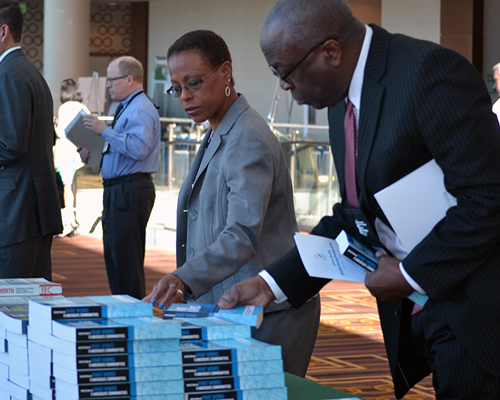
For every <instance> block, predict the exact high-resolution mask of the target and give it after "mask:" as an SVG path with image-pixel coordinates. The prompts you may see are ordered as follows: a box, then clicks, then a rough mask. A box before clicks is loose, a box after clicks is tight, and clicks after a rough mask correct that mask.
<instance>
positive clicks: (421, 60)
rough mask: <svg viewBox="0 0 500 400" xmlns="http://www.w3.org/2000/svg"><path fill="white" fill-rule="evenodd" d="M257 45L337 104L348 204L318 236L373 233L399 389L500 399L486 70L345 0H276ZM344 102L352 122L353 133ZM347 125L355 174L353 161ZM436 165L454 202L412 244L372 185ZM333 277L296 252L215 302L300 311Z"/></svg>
mask: <svg viewBox="0 0 500 400" xmlns="http://www.w3.org/2000/svg"><path fill="white" fill-rule="evenodd" d="M261 48H262V51H263V53H264V56H265V58H266V60H267V62H268V64H269V66H270V67H271V69H272V70H273V72H274V73H275V74H276V75H277V76H278V77H279V78H280V83H281V87H282V88H283V89H285V90H290V91H291V93H292V95H293V97H294V99H295V100H296V101H297V102H298V103H300V104H309V105H312V106H313V107H315V108H318V109H320V108H324V107H329V114H328V116H329V125H330V143H331V147H332V152H333V155H334V159H335V165H336V169H337V172H338V176H339V181H340V187H341V190H342V193H343V196H342V197H343V199H342V203H341V204H337V205H335V206H334V213H333V216H330V217H324V218H323V219H322V220H321V221H320V223H319V224H318V225H317V226H316V227H315V228H314V229H313V231H312V233H314V234H317V235H323V236H327V237H331V238H335V237H336V235H337V234H338V233H339V231H340V230H341V229H345V230H347V231H348V232H351V233H352V234H353V235H357V236H359V237H361V236H362V235H360V232H359V231H358V232H356V231H357V229H356V224H355V223H354V222H356V223H359V221H362V223H363V224H364V226H365V228H366V231H365V232H363V233H367V232H368V238H365V241H366V242H370V243H371V242H375V241H378V242H379V243H381V244H382V245H383V246H384V247H385V249H386V254H384V253H383V252H381V253H379V254H378V258H379V266H378V268H377V269H376V270H375V272H372V273H369V274H368V275H367V277H366V280H365V284H366V286H367V288H368V289H369V290H370V292H371V293H372V294H373V295H374V296H376V297H377V302H378V308H379V314H380V320H381V325H382V330H383V334H384V339H385V345H386V350H387V354H388V358H389V364H390V368H391V373H392V376H393V381H394V386H395V394H396V397H398V398H401V397H403V396H404V394H405V393H406V392H407V391H408V390H409V389H410V388H411V387H412V386H413V385H414V384H415V383H416V382H418V381H419V380H420V379H422V378H423V377H425V376H426V375H428V374H429V373H430V372H432V373H433V384H434V388H435V390H436V397H437V398H438V399H445V398H446V399H451V398H453V399H471V398H488V399H493V398H495V399H498V398H500V363H499V362H498V360H500V341H499V340H498V332H499V331H500V321H499V319H498V318H497V315H498V314H499V312H500V296H498V285H499V283H498V282H500V157H498V154H500V131H499V128H498V123H497V121H496V118H495V116H494V114H493V113H492V112H491V100H490V96H489V93H488V90H487V89H486V86H485V83H484V81H483V79H482V77H481V76H480V74H479V73H478V72H477V71H476V70H475V69H474V67H473V66H472V65H471V64H470V63H469V62H468V61H467V60H466V59H464V58H463V57H461V56H460V55H458V54H457V53H455V52H453V51H451V50H449V49H446V48H444V47H441V46H439V45H437V44H433V43H430V42H425V41H421V40H416V39H413V38H410V37H407V36H404V35H394V34H390V33H388V32H387V31H385V30H384V29H382V28H380V27H378V26H376V25H370V26H365V25H364V24H363V23H362V22H361V21H359V20H358V19H356V18H354V17H353V16H352V13H351V10H350V9H349V6H348V5H347V3H346V2H345V1H344V0H315V1H310V0H280V1H278V3H277V4H276V5H275V6H274V7H273V9H272V10H271V11H270V13H269V14H268V16H267V18H266V21H265V23H264V27H263V30H262V35H261ZM349 103H352V104H353V105H354V117H355V118H354V122H352V123H350V124H347V123H346V128H344V123H345V122H346V117H349V116H350V114H351V113H350V111H349V112H348V113H346V108H348V109H349V110H350V109H351V108H352V106H351V105H350V104H349ZM346 114H347V115H346ZM352 124H355V125H356V130H357V141H356V142H355V143H356V144H357V147H356V148H355V165H356V167H355V175H354V178H355V180H354V182H353V180H352V177H350V175H349V173H348V172H349V171H350V169H349V168H346V167H345V161H346V159H348V149H349V147H348V146H346V143H349V141H348V140H346V139H345V133H346V132H349V131H351V129H350V128H349V127H350V126H352ZM431 159H435V160H436V162H437V163H438V165H439V166H440V167H441V168H442V170H443V172H444V176H445V186H446V189H447V190H448V191H449V192H450V193H452V194H453V195H454V196H455V197H456V198H457V202H458V203H457V205H456V206H454V207H451V208H450V209H449V210H448V212H447V214H446V217H445V218H443V219H442V220H441V221H440V222H439V223H437V224H436V226H435V227H434V228H433V229H432V230H431V232H429V234H428V235H427V236H426V237H425V238H424V239H423V240H422V241H421V242H420V243H419V244H418V245H417V246H416V247H415V248H414V249H413V250H411V251H410V252H407V251H406V250H405V249H404V248H403V247H402V245H401V243H400V242H399V241H398V238H397V237H396V235H395V233H394V232H393V231H392V229H391V227H390V225H389V222H388V221H387V219H386V217H385V215H384V214H383V212H382V210H381V209H380V207H379V206H378V204H377V202H376V200H375V198H374V193H376V192H378V191H379V190H381V189H383V188H385V187H387V186H388V185H390V184H392V183H393V182H395V181H396V180H398V179H400V178H402V177H403V176H405V175H407V174H408V173H410V172H412V171H413V170H415V169H416V168H418V167H420V166H421V165H423V164H425V163H426V162H428V161H430V160H431ZM350 182H353V184H350ZM266 274H267V276H266ZM326 282H327V281H326V280H324V279H317V278H310V277H309V276H308V274H307V272H306V271H305V269H304V267H303V265H302V263H301V262H300V258H299V256H298V253H297V250H296V249H295V250H292V251H291V252H289V253H288V254H287V255H285V256H284V257H283V258H282V259H280V260H279V261H277V262H276V263H273V264H272V265H270V266H268V268H266V273H265V274H263V275H262V276H257V277H254V278H250V279H249V280H247V281H245V282H242V283H239V284H237V285H235V286H233V288H231V289H230V290H229V291H228V292H226V293H225V294H224V295H223V296H222V298H221V300H220V301H219V304H220V305H221V306H222V307H231V306H232V305H233V304H235V303H237V302H239V303H243V304H267V303H268V302H270V301H272V300H274V299H275V298H280V297H285V298H287V299H288V301H289V302H290V303H291V304H292V305H293V306H295V307H297V306H300V304H302V302H304V301H305V300H307V299H308V298H309V297H310V296H312V295H314V294H315V293H317V292H318V291H319V290H320V289H321V287H322V286H323V285H324V284H325V283H326ZM276 286H277V287H278V288H279V289H280V290H281V291H282V293H281V294H280V291H279V290H276ZM262 288H263V289H262ZM414 290H417V291H419V292H421V293H424V294H425V293H426V294H427V295H428V296H429V300H428V301H427V303H426V305H425V307H424V308H423V309H422V310H420V311H419V310H418V309H417V308H416V307H415V306H414V304H413V302H411V301H410V300H408V299H406V297H407V296H408V295H409V294H411V293H412V292H413V291H414ZM412 314H413V315H412Z"/></svg>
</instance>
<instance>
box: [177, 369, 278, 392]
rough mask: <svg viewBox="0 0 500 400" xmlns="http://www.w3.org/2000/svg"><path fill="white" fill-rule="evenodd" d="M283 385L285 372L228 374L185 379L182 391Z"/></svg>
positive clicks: (259, 387) (262, 387)
mask: <svg viewBox="0 0 500 400" xmlns="http://www.w3.org/2000/svg"><path fill="white" fill-rule="evenodd" d="M283 386H285V374H284V373H283V372H281V373H278V374H268V375H246V376H229V377H225V378H198V379H185V380H184V392H185V393H192V392H197V393H200V392H213V391H224V390H246V389H267V388H275V387H276V388H279V387H283Z"/></svg>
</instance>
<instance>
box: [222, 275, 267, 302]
mask: <svg viewBox="0 0 500 400" xmlns="http://www.w3.org/2000/svg"><path fill="white" fill-rule="evenodd" d="M275 299H276V297H275V296H274V294H273V292H272V290H271V288H270V287H269V285H268V284H267V283H266V281H265V280H264V279H262V278H261V277H260V275H256V276H254V277H253V278H250V279H247V280H246V281H243V282H238V283H236V284H234V285H233V286H231V287H230V288H229V290H227V291H226V292H225V293H224V294H223V295H222V296H221V298H220V299H219V303H218V305H219V307H220V308H233V307H234V306H236V305H237V304H242V305H253V306H263V307H264V309H265V308H266V307H267V306H268V305H269V304H270V303H271V301H273V300H275Z"/></svg>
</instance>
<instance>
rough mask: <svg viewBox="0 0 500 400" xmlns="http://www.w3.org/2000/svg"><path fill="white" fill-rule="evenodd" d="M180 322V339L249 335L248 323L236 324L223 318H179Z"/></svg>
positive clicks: (209, 338)
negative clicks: (181, 322)
mask: <svg viewBox="0 0 500 400" xmlns="http://www.w3.org/2000/svg"><path fill="white" fill-rule="evenodd" d="M180 321H183V324H182V336H181V340H189V341H197V340H216V339H235V338H243V337H250V334H251V327H250V325H245V324H238V323H236V322H233V321H228V320H225V319H223V318H216V317H208V318H187V319H180Z"/></svg>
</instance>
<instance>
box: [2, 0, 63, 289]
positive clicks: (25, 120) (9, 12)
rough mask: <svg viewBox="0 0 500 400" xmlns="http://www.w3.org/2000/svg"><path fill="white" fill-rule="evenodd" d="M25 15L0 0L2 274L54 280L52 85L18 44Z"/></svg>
mask: <svg viewBox="0 0 500 400" xmlns="http://www.w3.org/2000/svg"><path fill="white" fill-rule="evenodd" d="M22 29H23V15H22V12H21V9H20V6H19V3H18V2H17V1H15V0H0V87H1V89H2V90H0V102H1V104H2V106H1V107H0V121H1V124H0V210H1V213H0V221H1V222H0V225H1V229H0V278H26V277H44V278H46V279H49V280H50V279H52V262H51V257H50V249H51V246H52V239H53V236H54V234H56V233H60V232H61V231H62V223H61V211H60V209H61V208H60V203H59V196H58V192H57V184H56V178H55V172H54V160H53V155H52V146H53V144H54V126H53V115H54V112H53V103H52V95H51V93H50V90H49V87H48V85H47V83H46V82H45V80H44V79H43V77H42V75H41V74H40V72H39V71H38V70H37V68H36V67H35V66H34V65H33V64H32V63H31V62H30V61H29V60H28V58H27V57H26V55H25V54H24V52H23V51H22V50H21V47H20V45H19V43H20V41H21V32H22Z"/></svg>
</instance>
